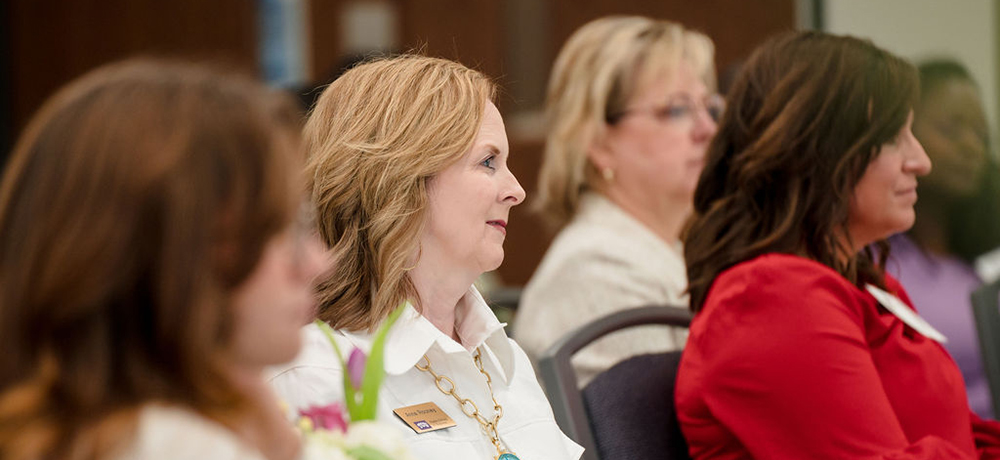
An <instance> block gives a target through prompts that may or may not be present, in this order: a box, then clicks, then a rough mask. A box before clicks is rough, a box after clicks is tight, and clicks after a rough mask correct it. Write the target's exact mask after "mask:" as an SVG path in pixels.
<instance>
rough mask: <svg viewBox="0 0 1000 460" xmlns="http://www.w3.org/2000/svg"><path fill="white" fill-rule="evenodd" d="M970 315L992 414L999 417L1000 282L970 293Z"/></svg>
mask: <svg viewBox="0 0 1000 460" xmlns="http://www.w3.org/2000/svg"><path fill="white" fill-rule="evenodd" d="M972 313H973V316H974V317H975V318H976V332H978V333H979V348H980V350H981V351H982V357H983V370H984V371H985V372H986V380H987V382H988V383H989V385H990V395H991V396H992V397H993V413H994V414H998V415H1000V280H998V281H994V282H992V283H989V284H986V285H983V286H981V287H980V288H979V289H976V290H975V291H973V292H972Z"/></svg>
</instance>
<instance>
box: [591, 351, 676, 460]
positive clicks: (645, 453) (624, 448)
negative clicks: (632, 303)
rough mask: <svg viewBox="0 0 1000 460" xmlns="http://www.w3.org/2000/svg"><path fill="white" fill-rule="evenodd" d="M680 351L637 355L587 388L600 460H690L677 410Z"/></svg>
mask: <svg viewBox="0 0 1000 460" xmlns="http://www.w3.org/2000/svg"><path fill="white" fill-rule="evenodd" d="M680 363H681V352H680V351H673V352H669V353H655V354H649V355H639V356H633V357H631V358H629V359H627V360H625V361H622V362H620V363H618V364H616V365H614V366H613V367H612V368H611V369H608V370H607V371H604V372H602V373H601V374H600V375H598V376H597V377H595V378H594V380H592V381H591V382H590V383H589V384H587V386H586V387H585V388H584V389H583V400H584V403H585V405H586V407H587V415H588V416H589V418H590V428H591V431H592V433H593V436H594V444H595V445H596V448H597V454H598V456H599V457H600V458H601V460H645V459H649V460H653V459H657V460H689V459H690V458H691V457H690V456H689V455H688V446H687V442H686V441H685V440H684V435H683V434H681V425H680V422H678V421H677V411H676V409H675V407H674V384H675V383H676V382H677V368H678V366H680Z"/></svg>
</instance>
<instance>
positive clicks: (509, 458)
mask: <svg viewBox="0 0 1000 460" xmlns="http://www.w3.org/2000/svg"><path fill="white" fill-rule="evenodd" d="M472 358H473V361H475V363H476V367H477V368H479V372H480V373H482V374H483V375H484V376H486V389H487V390H489V392H490V399H492V400H493V412H494V415H493V420H487V419H486V418H485V417H483V415H482V414H481V413H479V408H478V407H476V403H474V402H472V400H471V399H468V398H463V397H461V396H459V395H458V393H456V392H455V382H454V381H453V380H452V379H450V378H448V376H446V375H441V374H438V373H437V372H434V369H432V368H431V360H430V359H428V358H427V355H424V358H423V361H424V362H425V363H427V364H424V365H421V364H420V362H419V361H418V362H417V364H414V367H416V368H417V370H419V371H421V372H427V373H428V374H431V376H432V377H434V385H436V386H437V388H438V390H440V391H441V392H442V393H444V394H445V395H448V396H451V397H453V398H455V401H458V405H459V407H461V408H462V413H464V414H465V415H467V416H468V417H470V418H472V419H473V420H475V421H477V422H479V425H480V426H481V427H482V428H483V431H484V432H486V436H488V437H489V438H490V442H492V443H493V447H495V448H496V450H497V455H496V457H493V460H520V459H518V458H517V456H516V455H514V453H513V452H511V451H509V450H507V449H505V448H504V447H503V446H502V443H501V441H500V434H499V433H497V425H499V424H500V417H503V406H501V405H500V403H498V402H497V398H496V396H494V395H493V379H491V378H490V374H488V373H486V369H483V357H482V354H481V353H480V351H479V349H478V348H477V349H476V353H475V354H474V355H472ZM446 387H447V388H446Z"/></svg>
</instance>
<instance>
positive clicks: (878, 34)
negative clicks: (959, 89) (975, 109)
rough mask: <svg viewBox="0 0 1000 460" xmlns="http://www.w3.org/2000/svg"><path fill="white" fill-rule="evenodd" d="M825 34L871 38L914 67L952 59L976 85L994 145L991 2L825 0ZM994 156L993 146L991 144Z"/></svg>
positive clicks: (994, 14)
mask: <svg viewBox="0 0 1000 460" xmlns="http://www.w3.org/2000/svg"><path fill="white" fill-rule="evenodd" d="M823 3H824V5H823V15H824V22H825V24H824V26H825V29H826V30H828V31H830V32H834V33H845V34H851V35H857V36H863V37H868V38H871V39H872V40H873V41H874V42H875V44H877V45H879V46H882V47H884V48H886V49H889V50H891V51H893V52H895V53H897V54H899V55H901V56H904V57H907V58H910V59H913V60H915V61H917V60H920V59H922V58H927V57H934V56H953V57H955V58H957V59H958V60H959V61H961V62H962V63H964V64H965V65H966V66H967V67H968V68H969V71H970V72H972V75H973V77H974V78H975V79H976V81H977V82H978V83H979V86H980V88H982V92H983V104H984V106H985V107H986V112H987V117H988V119H989V120H990V126H991V131H992V137H993V139H998V137H997V134H998V133H997V131H998V129H997V120H998V117H997V116H998V110H1000V100H998V97H997V96H998V95H997V85H998V82H1000V76H998V68H997V67H998V62H997V55H998V53H1000V50H998V46H1000V43H998V41H1000V38H998V34H997V18H998V17H1000V11H997V10H998V9H1000V7H998V5H997V3H996V2H995V0H949V1H944V0H825V1H824V2H823ZM993 145H994V151H996V147H997V143H996V142H994V143H993Z"/></svg>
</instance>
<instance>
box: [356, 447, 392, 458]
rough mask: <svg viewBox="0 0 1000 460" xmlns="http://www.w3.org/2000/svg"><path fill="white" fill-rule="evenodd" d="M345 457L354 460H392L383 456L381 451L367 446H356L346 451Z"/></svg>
mask: <svg viewBox="0 0 1000 460" xmlns="http://www.w3.org/2000/svg"><path fill="white" fill-rule="evenodd" d="M347 455H350V456H351V457H353V458H355V459H356V460H392V458H389V456H388V455H386V454H383V453H382V451H380V450H378V449H373V448H371V447H368V446H358V447H354V448H351V449H347Z"/></svg>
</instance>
